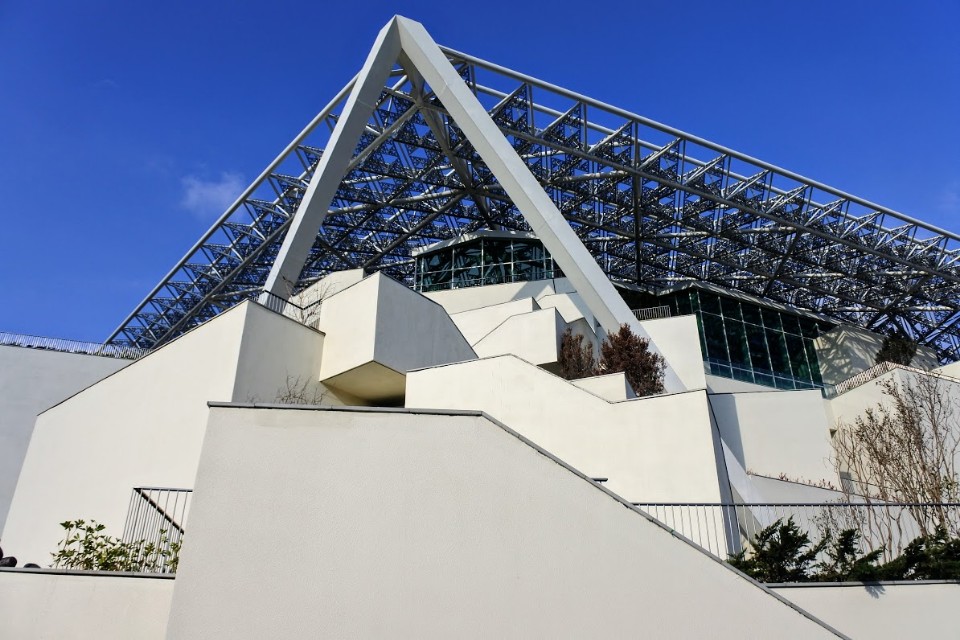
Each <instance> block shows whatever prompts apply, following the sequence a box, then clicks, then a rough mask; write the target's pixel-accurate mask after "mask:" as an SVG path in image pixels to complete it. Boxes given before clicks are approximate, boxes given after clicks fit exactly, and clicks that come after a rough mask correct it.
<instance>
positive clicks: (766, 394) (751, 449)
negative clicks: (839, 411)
mask: <svg viewBox="0 0 960 640" xmlns="http://www.w3.org/2000/svg"><path fill="white" fill-rule="evenodd" d="M710 406H711V408H712V409H713V414H714V417H715V418H716V420H717V425H718V426H719V427H720V435H721V437H722V438H723V441H724V442H725V443H727V446H729V447H730V450H731V451H732V452H733V454H734V455H735V456H736V457H737V459H738V460H739V461H740V464H741V465H742V466H743V467H744V469H746V470H747V471H748V472H750V473H755V474H760V475H764V476H770V477H773V478H778V477H780V475H781V474H785V475H786V476H787V477H788V478H790V479H792V480H802V481H809V482H812V483H814V484H816V483H819V482H829V483H831V484H833V485H837V484H838V480H837V474H836V473H835V472H834V470H833V465H832V464H831V462H830V459H831V454H832V451H833V448H832V447H831V445H830V422H829V420H828V419H827V413H826V409H825V407H824V400H823V397H822V396H821V394H820V391H819V390H809V391H758V392H751V393H724V394H711V395H710Z"/></svg>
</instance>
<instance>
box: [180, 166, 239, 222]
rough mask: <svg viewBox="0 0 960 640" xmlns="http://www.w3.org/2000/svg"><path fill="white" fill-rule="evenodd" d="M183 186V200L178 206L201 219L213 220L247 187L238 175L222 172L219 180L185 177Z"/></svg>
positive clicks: (182, 181)
mask: <svg viewBox="0 0 960 640" xmlns="http://www.w3.org/2000/svg"><path fill="white" fill-rule="evenodd" d="M180 182H181V183H182V184H183V199H182V200H181V201H180V205H181V206H182V207H183V208H184V209H186V210H187V211H190V212H191V213H193V214H194V215H196V216H199V217H201V218H215V217H217V216H219V215H220V214H221V213H223V212H224V211H226V209H227V207H229V206H230V205H231V204H233V201H234V200H236V199H237V196H239V195H240V193H241V192H242V191H243V188H244V187H245V186H247V185H246V184H245V183H244V181H243V176H241V175H240V174H239V173H232V172H229V171H224V172H223V173H221V174H220V179H219V180H203V179H202V178H199V177H197V176H186V177H184V178H182V179H181V181H180Z"/></svg>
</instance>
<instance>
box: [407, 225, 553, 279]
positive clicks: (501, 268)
mask: <svg viewBox="0 0 960 640" xmlns="http://www.w3.org/2000/svg"><path fill="white" fill-rule="evenodd" d="M562 277H563V274H562V273H560V270H559V269H557V266H556V264H554V262H553V258H551V257H550V254H549V253H548V252H547V250H546V249H545V248H544V247H543V245H542V244H540V242H539V241H538V240H534V239H521V238H485V237H481V238H477V239H474V240H468V241H466V242H461V243H458V244H454V245H450V246H447V247H443V248H441V249H437V250H436V251H431V252H429V253H424V254H421V255H419V256H417V259H416V270H415V272H414V284H413V288H414V289H415V290H417V291H438V290H441V289H460V288H462V287H477V286H481V285H488V284H501V283H504V282H525V281H527V280H547V279H550V278H562Z"/></svg>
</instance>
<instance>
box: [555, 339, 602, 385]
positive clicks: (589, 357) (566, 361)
mask: <svg viewBox="0 0 960 640" xmlns="http://www.w3.org/2000/svg"><path fill="white" fill-rule="evenodd" d="M557 364H558V365H559V367H560V377H562V378H564V379H566V380H579V379H580V378H588V377H590V376H593V375H596V373H597V361H596V358H594V357H593V345H592V344H590V342H589V341H584V337H583V334H580V333H578V334H576V335H574V333H573V332H572V331H571V330H570V328H569V327H568V328H567V330H566V331H564V332H563V336H562V337H561V338H560V355H559V357H558V358H557Z"/></svg>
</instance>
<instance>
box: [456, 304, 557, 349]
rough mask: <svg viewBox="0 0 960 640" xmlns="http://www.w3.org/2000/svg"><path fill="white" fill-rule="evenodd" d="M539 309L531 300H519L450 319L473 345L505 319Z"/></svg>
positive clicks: (475, 310)
mask: <svg viewBox="0 0 960 640" xmlns="http://www.w3.org/2000/svg"><path fill="white" fill-rule="evenodd" d="M539 308H540V305H538V304H537V301H536V300H534V299H533V298H521V299H520V300H513V301H511V302H504V303H502V304H495V305H491V306H489V307H481V308H479V309H471V310H470V311H462V312H460V313H455V314H453V315H451V316H450V318H451V319H452V320H453V322H454V323H455V324H456V325H457V328H458V329H460V333H462V334H463V337H464V338H466V340H467V342H469V343H470V344H471V345H474V344H476V343H477V341H479V340H480V339H481V338H483V337H484V336H485V335H487V334H488V333H490V332H491V331H493V330H494V329H496V328H497V327H499V326H500V325H501V324H503V322H504V321H505V320H506V319H507V318H510V317H511V316H516V315H519V314H521V313H530V312H531V311H536V310H538V309H539Z"/></svg>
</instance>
